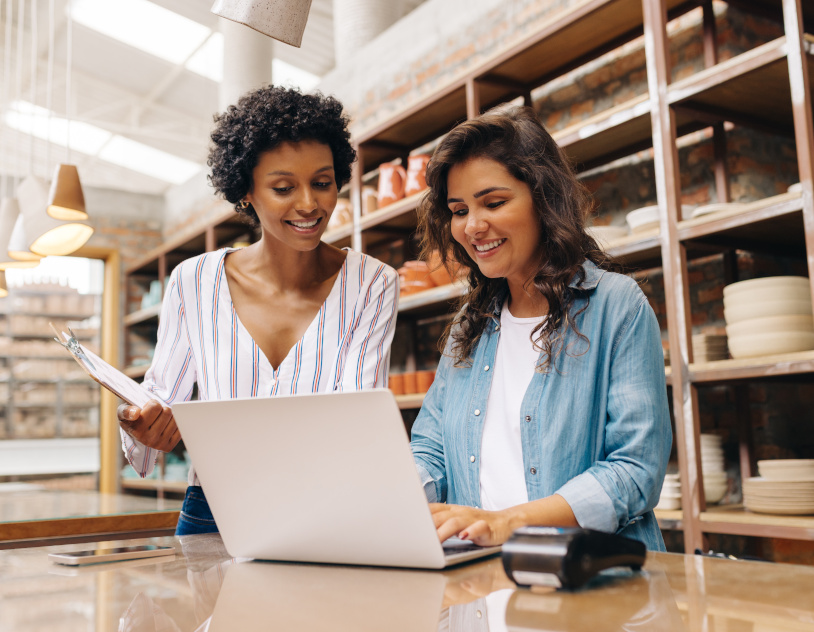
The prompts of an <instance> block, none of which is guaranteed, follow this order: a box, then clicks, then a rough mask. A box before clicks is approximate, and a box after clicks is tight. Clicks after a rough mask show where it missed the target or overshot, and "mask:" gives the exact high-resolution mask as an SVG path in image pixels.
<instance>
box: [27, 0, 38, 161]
mask: <svg viewBox="0 0 814 632" xmlns="http://www.w3.org/2000/svg"><path fill="white" fill-rule="evenodd" d="M37 10H38V9H37V0H32V1H31V79H30V81H31V89H30V93H31V97H30V99H31V106H32V112H31V123H32V127H33V124H34V117H35V115H36V112H35V111H34V108H36V105H37V48H38V47H39V33H38V31H37ZM28 147H29V153H28V173H29V174H31V175H34V133H33V129H32V133H31V134H30V136H29V145H28Z"/></svg>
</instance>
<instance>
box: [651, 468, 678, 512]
mask: <svg viewBox="0 0 814 632" xmlns="http://www.w3.org/2000/svg"><path fill="white" fill-rule="evenodd" d="M656 509H681V480H680V479H679V475H678V474H665V475H664V484H663V485H662V487H661V495H660V496H659V503H658V504H657V505H656Z"/></svg>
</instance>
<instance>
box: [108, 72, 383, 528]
mask: <svg viewBox="0 0 814 632" xmlns="http://www.w3.org/2000/svg"><path fill="white" fill-rule="evenodd" d="M211 138H212V145H211V149H210V153H209V160H208V164H209V166H210V167H211V170H212V171H211V176H210V182H211V184H212V186H213V187H214V188H215V190H216V191H217V192H218V193H219V194H221V195H222V196H223V197H225V198H226V200H228V201H229V202H230V203H232V204H234V205H235V210H236V211H237V212H238V213H239V214H241V215H243V216H244V217H246V218H247V219H248V220H249V221H250V222H251V223H253V224H254V225H255V226H259V227H260V232H261V237H260V240H259V241H258V242H257V243H254V244H252V245H251V246H248V247H246V248H242V249H234V248H224V249H221V250H218V251H216V252H209V253H206V254H203V255H200V256H198V257H194V258H192V259H189V260H187V261H184V262H183V263H181V264H180V265H179V266H178V267H177V268H175V270H173V272H172V274H171V275H170V280H169V285H168V286H167V291H166V294H165V297H164V302H163V304H162V308H161V319H160V321H159V329H158V343H157V345H156V349H155V355H154V358H153V362H152V365H151V366H150V369H149V370H148V371H147V374H146V375H145V378H144V385H145V386H146V387H147V388H148V389H150V390H151V391H152V392H153V393H155V394H156V396H157V401H153V402H150V403H149V404H147V405H146V406H145V407H144V408H142V409H139V408H137V407H135V406H127V405H124V406H121V407H120V408H119V415H118V416H119V421H120V425H121V430H122V440H123V447H124V451H125V454H126V455H127V458H128V460H129V461H130V463H131V465H132V466H133V468H135V470H136V471H137V472H138V473H139V475H141V476H142V477H143V476H146V475H148V474H149V473H150V472H151V471H152V469H153V467H154V464H155V461H156V455H157V453H158V452H159V451H163V452H166V451H169V450H171V449H172V448H173V447H174V446H175V445H176V444H177V443H178V441H179V440H180V435H179V433H178V428H177V427H176V425H175V421H174V419H173V416H172V404H173V402H176V401H182V400H188V399H190V398H191V397H192V393H193V388H194V387H195V386H196V385H197V388H198V398H199V399H203V400H217V399H231V398H236V397H269V396H276V395H292V394H298V393H318V392H326V391H349V390H359V389H362V388H372V387H383V386H385V385H386V384H387V371H388V364H389V358H390V343H391V342H392V340H393V332H394V327H395V319H396V304H397V297H398V287H397V285H398V276H397V274H396V272H395V270H393V269H392V268H390V267H389V266H386V265H385V264H383V263H381V262H380V261H377V260H376V259H374V258H372V257H368V256H366V255H363V254H360V253H358V252H354V251H352V250H340V249H338V248H335V247H333V246H331V245H328V244H326V243H324V242H322V241H321V240H320V239H321V237H322V234H323V233H324V232H325V228H326V226H327V224H328V220H329V219H330V217H331V213H332V212H333V210H334V207H335V206H336V202H337V194H338V192H339V189H340V188H341V187H342V186H343V185H344V184H345V183H346V182H348V180H349V179H350V173H351V164H352V163H353V161H354V160H355V159H356V152H355V151H354V149H353V147H352V146H351V145H350V141H349V138H350V135H349V132H348V119H347V117H346V116H345V115H344V114H343V113H342V105H341V104H340V103H339V102H338V101H336V100H335V99H333V98H332V97H324V96H322V95H319V94H316V95H304V94H301V93H300V92H298V91H297V90H291V89H285V88H280V87H273V86H268V87H263V88H260V89H257V90H255V91H253V92H250V93H248V94H246V95H244V96H242V97H241V98H240V100H239V101H238V103H237V105H232V106H229V108H228V109H227V110H226V112H224V113H222V114H220V115H218V116H216V117H215V128H214V131H213V132H212V137H211ZM224 432H229V427H228V420H226V419H225V420H224ZM246 439H247V441H251V437H247V438H246ZM257 465H258V467H262V464H259V463H258V464H257ZM213 531H217V526H216V524H215V521H214V519H213V517H212V514H211V511H210V510H209V506H208V504H207V502H206V498H205V496H204V494H203V491H202V490H201V487H200V483H199V482H198V480H197V477H196V474H195V471H194V469H192V470H191V471H190V473H189V487H188V489H187V495H186V498H185V499H184V504H183V508H182V511H181V517H180V519H179V522H178V527H177V530H176V533H177V534H178V535H186V534H191V533H208V532H213Z"/></svg>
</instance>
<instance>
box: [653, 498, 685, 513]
mask: <svg viewBox="0 0 814 632" xmlns="http://www.w3.org/2000/svg"><path fill="white" fill-rule="evenodd" d="M656 509H668V510H669V509H681V496H678V497H677V498H673V497H672V496H660V497H659V502H658V504H657V505H656Z"/></svg>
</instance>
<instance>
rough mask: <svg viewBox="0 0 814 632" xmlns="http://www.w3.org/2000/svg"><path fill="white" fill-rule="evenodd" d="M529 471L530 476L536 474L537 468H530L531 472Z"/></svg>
mask: <svg viewBox="0 0 814 632" xmlns="http://www.w3.org/2000/svg"><path fill="white" fill-rule="evenodd" d="M529 471H530V472H531V473H532V474H536V473H537V468H536V467H533V468H531V470H529Z"/></svg>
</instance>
